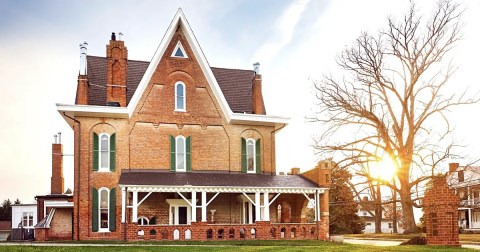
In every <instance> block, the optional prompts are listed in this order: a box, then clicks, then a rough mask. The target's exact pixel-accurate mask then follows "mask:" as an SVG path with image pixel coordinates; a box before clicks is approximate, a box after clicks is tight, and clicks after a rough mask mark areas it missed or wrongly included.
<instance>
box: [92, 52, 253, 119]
mask: <svg viewBox="0 0 480 252" xmlns="http://www.w3.org/2000/svg"><path fill="white" fill-rule="evenodd" d="M149 64H150V62H148V61H138V60H128V62H127V104H128V103H129V102H130V99H132V96H133V94H134V93H135V90H136V89H137V87H138V84H139V83H140V80H141V79H142V77H143V74H144V73H145V71H146V70H147V68H148V65H149ZM87 67H88V70H87V77H88V81H89V83H90V89H89V97H88V98H89V103H90V105H97V106H105V105H106V100H107V94H106V92H107V88H106V83H107V59H106V58H105V57H98V56H90V55H89V56H87ZM211 69H212V72H213V75H214V76H215V78H216V79H217V82H218V85H219V86H220V89H221V90H222V92H223V95H224V96H225V99H226V100H227V103H228V105H229V106H230V109H231V110H232V111H233V112H235V113H248V114H252V113H253V108H252V83H253V78H254V76H255V73H254V71H253V70H241V69H227V68H218V67H212V68H211Z"/></svg>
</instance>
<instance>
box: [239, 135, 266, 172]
mask: <svg viewBox="0 0 480 252" xmlns="http://www.w3.org/2000/svg"><path fill="white" fill-rule="evenodd" d="M241 143H242V149H241V152H242V163H241V167H242V172H243V173H260V172H261V171H262V169H261V165H262V161H261V158H262V157H261V151H260V147H261V144H260V139H257V140H255V139H252V138H248V139H245V138H243V137H242V138H241Z"/></svg>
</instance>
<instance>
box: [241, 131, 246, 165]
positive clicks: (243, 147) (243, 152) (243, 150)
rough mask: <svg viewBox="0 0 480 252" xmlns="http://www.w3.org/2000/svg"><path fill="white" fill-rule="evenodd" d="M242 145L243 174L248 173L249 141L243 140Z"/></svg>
mask: <svg viewBox="0 0 480 252" xmlns="http://www.w3.org/2000/svg"><path fill="white" fill-rule="evenodd" d="M241 144H242V172H243V173H247V140H245V138H243V137H242V138H241Z"/></svg>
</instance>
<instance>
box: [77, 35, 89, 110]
mask: <svg viewBox="0 0 480 252" xmlns="http://www.w3.org/2000/svg"><path fill="white" fill-rule="evenodd" d="M87 46H88V44H87V42H83V43H82V44H80V70H79V72H78V80H77V96H76V99H75V104H79V105H88V89H89V88H90V84H89V83H88V78H87Z"/></svg>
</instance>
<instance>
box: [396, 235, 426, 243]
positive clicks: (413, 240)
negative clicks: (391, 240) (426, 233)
mask: <svg viewBox="0 0 480 252" xmlns="http://www.w3.org/2000/svg"><path fill="white" fill-rule="evenodd" d="M426 244H427V238H425V237H423V236H415V237H412V238H411V239H410V240H408V241H404V242H402V243H400V245H426Z"/></svg>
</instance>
